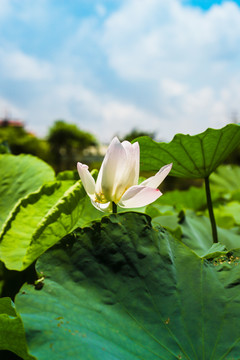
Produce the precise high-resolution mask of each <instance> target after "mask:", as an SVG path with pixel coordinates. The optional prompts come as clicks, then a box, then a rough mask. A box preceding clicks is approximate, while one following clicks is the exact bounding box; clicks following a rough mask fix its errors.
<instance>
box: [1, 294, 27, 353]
mask: <svg viewBox="0 0 240 360" xmlns="http://www.w3.org/2000/svg"><path fill="white" fill-rule="evenodd" d="M2 350H8V351H11V352H13V353H15V354H17V355H18V356H20V357H21V358H22V359H24V360H34V357H33V356H31V355H29V353H28V349H27V343H26V336H25V331H24V328H23V324H22V321H21V318H20V317H19V315H17V313H16V310H15V307H14V304H13V302H12V301H11V299H10V298H1V299H0V357H1V359H3V360H4V359H5V358H3V357H2V356H3V352H2Z"/></svg>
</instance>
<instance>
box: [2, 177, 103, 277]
mask: <svg viewBox="0 0 240 360" xmlns="http://www.w3.org/2000/svg"><path fill="white" fill-rule="evenodd" d="M72 184H73V181H55V182H53V183H48V184H45V185H44V186H43V187H42V188H41V189H40V190H39V191H37V192H35V193H32V194H30V195H28V196H27V197H26V198H24V199H22V200H21V201H20V202H19V204H18V206H16V207H15V209H14V212H13V214H12V217H11V218H10V219H9V221H8V222H7V223H6V226H5V227H4V229H3V232H2V234H1V242H0V260H1V261H3V262H4V264H5V266H6V267H7V268H8V269H10V270H18V271H20V270H24V269H25V268H27V267H28V266H29V265H30V264H31V263H32V262H33V261H34V260H36V259H37V258H38V257H39V256H40V255H41V254H42V253H43V252H44V251H46V250H47V249H48V248H49V247H50V246H52V245H54V244H55V243H56V242H57V241H59V240H60V239H61V238H62V237H63V236H65V235H66V234H68V233H69V232H70V231H72V230H73V229H74V228H75V227H77V226H83V225H85V224H86V223H88V222H89V221H92V220H93V219H95V218H97V217H100V216H102V213H101V212H99V211H98V210H96V209H94V207H93V206H92V204H91V203H90V200H89V199H88V197H87V196H86V193H85V190H84V189H83V186H82V183H81V182H80V181H78V182H75V183H74V184H73V185H72ZM77 224H78V225H77Z"/></svg>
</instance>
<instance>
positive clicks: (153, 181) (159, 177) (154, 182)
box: [140, 164, 172, 189]
mask: <svg viewBox="0 0 240 360" xmlns="http://www.w3.org/2000/svg"><path fill="white" fill-rule="evenodd" d="M171 169H172V164H168V165H165V166H163V167H162V168H161V169H160V170H159V171H158V172H157V173H156V175H154V176H151V177H150V178H148V179H147V180H144V181H143V182H142V183H141V184H140V185H141V186H147V187H150V188H154V189H156V188H157V187H158V186H159V185H160V184H161V183H162V182H163V180H164V179H165V177H166V176H167V175H168V173H169V172H170V170H171Z"/></svg>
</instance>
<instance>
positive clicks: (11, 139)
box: [0, 126, 49, 160]
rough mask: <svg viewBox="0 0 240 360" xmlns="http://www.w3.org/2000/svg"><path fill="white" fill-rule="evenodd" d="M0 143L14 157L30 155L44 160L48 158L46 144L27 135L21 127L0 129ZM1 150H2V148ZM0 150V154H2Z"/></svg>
mask: <svg viewBox="0 0 240 360" xmlns="http://www.w3.org/2000/svg"><path fill="white" fill-rule="evenodd" d="M0 142H3V143H5V144H7V146H8V147H9V149H10V152H11V153H12V154H14V155H18V154H22V153H24V154H31V155H35V156H38V157H40V158H41V159H44V160H47V159H48V157H49V146H48V143H47V142H46V141H44V140H41V139H38V138H37V137H36V136H35V135H33V134H31V133H28V132H27V131H26V130H25V129H24V128H23V127H11V126H6V127H0ZM1 148H2V149H3V147H1ZM1 148H0V152H1V153H2V151H1ZM4 152H5V151H4Z"/></svg>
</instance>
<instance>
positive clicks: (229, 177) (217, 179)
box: [209, 165, 240, 193]
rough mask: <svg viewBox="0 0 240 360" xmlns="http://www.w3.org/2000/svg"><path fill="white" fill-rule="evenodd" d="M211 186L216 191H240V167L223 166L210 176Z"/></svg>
mask: <svg viewBox="0 0 240 360" xmlns="http://www.w3.org/2000/svg"><path fill="white" fill-rule="evenodd" d="M209 180H210V184H211V186H212V189H214V190H215V191H216V190H218V191H223V192H225V193H226V192H234V191H237V190H240V167H239V166H236V165H221V166H219V167H218V169H217V170H216V172H214V173H212V174H211V176H210V179H209Z"/></svg>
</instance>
